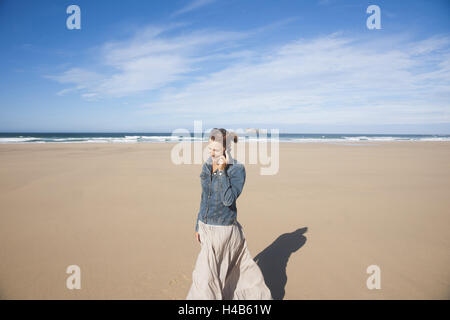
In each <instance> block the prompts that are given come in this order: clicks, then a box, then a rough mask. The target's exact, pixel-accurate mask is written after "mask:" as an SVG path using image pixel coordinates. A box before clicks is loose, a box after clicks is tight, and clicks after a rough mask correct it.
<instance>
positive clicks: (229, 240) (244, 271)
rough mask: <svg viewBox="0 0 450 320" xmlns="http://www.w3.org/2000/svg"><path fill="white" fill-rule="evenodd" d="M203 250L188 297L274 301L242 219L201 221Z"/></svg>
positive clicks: (197, 298)
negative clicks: (225, 222)
mask: <svg viewBox="0 0 450 320" xmlns="http://www.w3.org/2000/svg"><path fill="white" fill-rule="evenodd" d="M198 233H199V235H200V244H201V250H200V253H199V255H198V257H197V261H196V263H195V267H194V271H193V272H192V285H191V288H190V289H189V292H188V295H187V297H186V300H272V295H271V293H270V290H269V288H268V287H267V286H266V283H265V282H264V277H263V274H262V272H261V269H260V268H259V266H258V265H257V264H256V262H255V261H254V260H253V259H252V257H251V255H250V252H249V250H248V247H247V241H246V239H245V234H244V231H243V228H242V226H241V224H240V223H239V222H237V221H236V222H235V223H234V224H232V225H229V226H221V225H210V224H205V223H203V222H202V221H199V222H198Z"/></svg>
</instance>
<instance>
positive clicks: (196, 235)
mask: <svg viewBox="0 0 450 320" xmlns="http://www.w3.org/2000/svg"><path fill="white" fill-rule="evenodd" d="M195 238H196V239H197V241H198V242H200V234H199V233H198V232H196V233H195Z"/></svg>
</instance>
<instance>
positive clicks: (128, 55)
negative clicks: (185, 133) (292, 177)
mask: <svg viewBox="0 0 450 320" xmlns="http://www.w3.org/2000/svg"><path fill="white" fill-rule="evenodd" d="M166 30H167V28H161V27H154V26H151V27H148V28H146V29H144V30H143V31H141V32H139V33H138V34H136V35H135V36H134V37H133V38H132V39H130V40H127V41H120V42H109V43H105V44H103V45H102V46H101V48H100V50H99V52H98V54H99V56H100V59H101V61H103V63H104V64H103V65H101V66H95V68H89V69H88V68H82V67H81V66H78V67H76V68H71V69H68V70H67V71H66V72H64V73H63V74H60V75H56V76H51V78H52V79H54V80H57V81H59V82H61V83H64V84H72V87H71V88H66V89H64V90H65V91H64V90H63V92H61V94H64V93H66V92H67V91H69V92H80V94H81V95H82V96H83V97H84V98H86V99H101V98H105V97H124V96H132V95H134V94H136V93H140V92H154V93H155V94H156V95H154V98H152V100H149V101H148V102H146V103H143V104H142V105H141V112H142V113H144V114H149V115H167V116H171V115H174V114H177V115H178V116H180V117H183V118H184V119H187V118H189V119H203V120H210V119H211V120H213V119H217V117H218V115H219V114H220V117H221V119H223V121H227V122H228V123H232V122H240V123H242V122H249V123H251V122H258V123H272V122H277V123H286V124H289V123H309V124H319V123H320V124H326V123H342V124H346V123H359V124H364V123H367V124H371V123H372V124H373V123H384V124H388V123H424V122H428V123H437V122H445V121H450V105H449V101H450V94H449V92H450V37H449V36H448V35H436V36H433V37H430V38H428V39H424V40H420V41H417V40H411V39H410V38H408V37H402V36H398V37H396V38H387V37H385V38H383V39H380V40H374V39H372V40H371V41H370V42H367V41H364V39H361V38H357V37H349V36H345V35H344V34H343V33H333V34H330V35H323V36H318V37H316V38H310V39H303V38H300V39H296V40H293V41H289V42H286V43H284V44H281V45H277V46H272V47H267V48H258V50H252V49H251V48H249V47H245V46H243V45H242V43H243V42H245V41H244V40H247V39H248V38H249V37H250V36H251V35H253V33H252V32H224V31H217V30H216V31H211V30H200V31H194V32H191V33H188V34H183V35H178V36H168V35H166V34H165V31H166ZM105 67H106V69H109V70H108V71H104V69H105Z"/></svg>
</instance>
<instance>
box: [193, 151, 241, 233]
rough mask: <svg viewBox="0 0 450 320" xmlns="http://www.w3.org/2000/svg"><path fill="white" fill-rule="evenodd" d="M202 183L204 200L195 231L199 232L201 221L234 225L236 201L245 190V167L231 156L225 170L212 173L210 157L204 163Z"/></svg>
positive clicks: (201, 203)
mask: <svg viewBox="0 0 450 320" xmlns="http://www.w3.org/2000/svg"><path fill="white" fill-rule="evenodd" d="M200 181H201V186H202V198H201V202H200V210H199V212H198V216H197V221H196V223H195V231H198V221H199V220H201V221H202V222H203V223H206V224H214V225H231V224H233V223H234V222H235V221H236V218H237V217H236V216H237V208H236V199H237V198H238V197H239V195H240V194H241V192H242V189H243V188H244V183H245V166H244V165H243V164H242V163H240V162H238V161H237V160H235V159H233V158H231V156H229V157H228V164H227V165H226V167H225V169H224V170H216V171H215V172H214V173H212V158H211V156H210V157H209V158H208V159H207V160H206V162H205V163H203V166H202V172H201V173H200Z"/></svg>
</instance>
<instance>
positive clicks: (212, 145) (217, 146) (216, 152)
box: [208, 140, 224, 161]
mask: <svg viewBox="0 0 450 320" xmlns="http://www.w3.org/2000/svg"><path fill="white" fill-rule="evenodd" d="M208 151H209V154H210V155H211V158H212V159H213V161H216V160H217V159H218V158H219V157H220V156H222V155H223V151H224V147H223V145H222V144H221V143H220V142H217V141H212V140H209V144H208Z"/></svg>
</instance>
